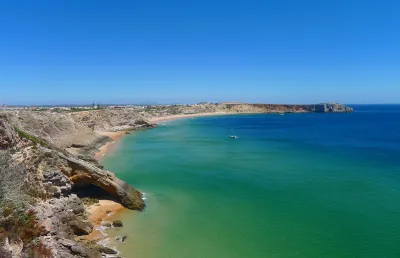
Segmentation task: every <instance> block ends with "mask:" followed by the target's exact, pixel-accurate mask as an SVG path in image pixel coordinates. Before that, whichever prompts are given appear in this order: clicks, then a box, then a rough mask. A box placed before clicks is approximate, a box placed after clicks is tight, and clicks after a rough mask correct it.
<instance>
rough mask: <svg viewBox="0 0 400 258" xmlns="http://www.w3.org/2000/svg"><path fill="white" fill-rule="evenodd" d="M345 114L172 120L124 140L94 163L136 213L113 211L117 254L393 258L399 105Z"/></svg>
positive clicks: (397, 232)
mask: <svg viewBox="0 0 400 258" xmlns="http://www.w3.org/2000/svg"><path fill="white" fill-rule="evenodd" d="M351 106H352V105H351ZM352 107H354V109H355V112H354V113H344V114H340V113H328V114H286V115H283V116H282V115H274V114H265V115H264V114H263V115H261V114H260V115H226V116H214V117H201V118H195V119H184V120H176V121H173V122H169V123H166V124H164V125H160V126H159V127H158V128H156V129H152V130H146V131H140V132H137V133H134V134H132V135H129V136H127V137H125V138H124V139H123V140H122V141H121V142H120V143H119V144H118V146H117V149H116V151H115V152H113V153H111V154H110V155H109V156H106V157H105V159H104V160H103V165H105V167H106V168H107V169H109V170H111V171H113V172H115V173H116V175H117V176H118V177H120V178H121V179H123V180H126V181H127V182H129V183H130V184H132V185H134V186H135V187H137V188H138V189H139V190H141V191H143V192H145V193H146V198H147V200H146V204H147V208H146V210H145V211H144V212H141V213H124V214H122V215H121V218H122V220H123V221H124V224H125V227H124V228H123V229H122V231H121V232H118V234H126V235H128V236H129V238H128V239H129V241H128V244H123V245H121V246H120V249H121V250H122V255H123V256H124V257H136V258H138V257H146V258H147V257H163V258H164V257H174V258H175V257H176V258H179V257H182V258H187V257H207V258H209V257H210V258H213V257H215V258H225V257H226V258H233V257H246V258H251V257H279V258H286V257H304V258H312V257H341V258H342V257H349V258H353V257H377V258H378V257H379V258H381V257H393V258H394V257H396V258H399V257H400V105H354V106H352ZM230 134H235V135H237V136H238V137H239V138H238V139H236V140H233V139H230V138H229V137H228V136H229V135H230Z"/></svg>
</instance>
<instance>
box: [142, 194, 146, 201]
mask: <svg viewBox="0 0 400 258" xmlns="http://www.w3.org/2000/svg"><path fill="white" fill-rule="evenodd" d="M142 200H143V201H146V200H147V197H146V193H142Z"/></svg>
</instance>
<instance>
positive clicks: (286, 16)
mask: <svg viewBox="0 0 400 258" xmlns="http://www.w3.org/2000/svg"><path fill="white" fill-rule="evenodd" d="M399 10H400V1H395V0H393V1H388V0H380V1H371V0H362V1H361V0H334V1H331V0H326V1H321V0H318V1H317V0H310V1H307V0H304V1H300V0H273V1H267V0H264V1H252V0H247V1H235V0H231V1H219V0H213V1H208V0H202V1H188V0H186V1H175V0H170V1H159V0H153V1H151V0H150V1H136V0H132V1H109V0H107V1H104V0H95V1H91V0H84V1H82V0H56V1H55V0H49V1H40V0H37V1H18V0H16V1H1V3H0V32H1V33H0V103H8V104H60V103H77V104H81V103H92V102H96V103H97V102H99V103H143V102H157V103H178V102H185V103H190V102H198V101H226V100H241V101H247V102H265V103H315V102H325V101H337V102H342V103H399V102H400V15H399Z"/></svg>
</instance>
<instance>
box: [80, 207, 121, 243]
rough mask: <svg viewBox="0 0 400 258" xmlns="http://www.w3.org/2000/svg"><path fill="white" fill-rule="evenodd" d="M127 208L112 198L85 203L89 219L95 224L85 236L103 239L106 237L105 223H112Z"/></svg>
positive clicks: (90, 238) (88, 238) (92, 238)
mask: <svg viewBox="0 0 400 258" xmlns="http://www.w3.org/2000/svg"><path fill="white" fill-rule="evenodd" d="M125 209H126V210H127V208H125V207H124V206H122V205H121V204H119V203H117V202H115V201H111V200H99V202H98V203H95V204H91V205H85V210H86V212H87V213H88V220H89V221H90V222H91V223H92V224H93V231H92V232H91V233H90V234H89V235H87V236H85V237H86V239H87V240H98V241H100V240H103V239H104V238H105V237H106V233H105V232H104V229H106V228H109V227H105V225H104V224H106V223H110V224H112V222H113V219H114V218H115V217H117V216H118V214H119V213H120V212H122V211H123V210H125Z"/></svg>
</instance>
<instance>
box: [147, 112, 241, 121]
mask: <svg viewBox="0 0 400 258" xmlns="http://www.w3.org/2000/svg"><path fill="white" fill-rule="evenodd" d="M236 114H237V113H228V112H213V113H196V114H181V115H171V116H162V117H155V118H151V119H149V121H150V122H151V123H155V124H160V123H164V122H170V121H174V120H178V119H185V118H193V117H205V116H223V115H236Z"/></svg>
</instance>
